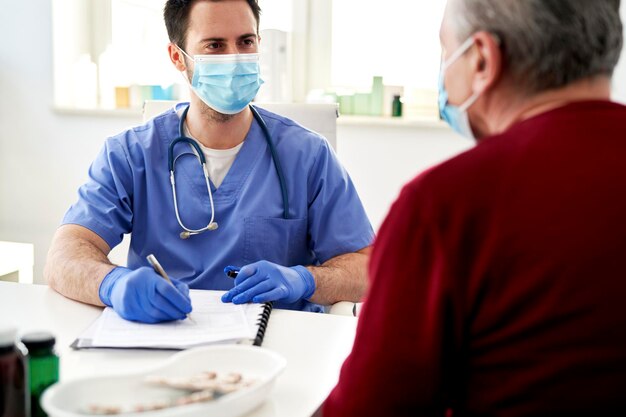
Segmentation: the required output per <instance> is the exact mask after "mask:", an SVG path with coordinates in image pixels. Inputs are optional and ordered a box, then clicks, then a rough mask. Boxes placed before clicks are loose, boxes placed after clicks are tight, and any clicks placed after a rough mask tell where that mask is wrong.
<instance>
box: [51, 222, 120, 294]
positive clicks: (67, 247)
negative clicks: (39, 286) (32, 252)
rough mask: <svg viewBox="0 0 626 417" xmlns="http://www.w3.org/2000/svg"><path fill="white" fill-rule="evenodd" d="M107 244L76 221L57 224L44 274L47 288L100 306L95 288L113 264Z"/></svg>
mask: <svg viewBox="0 0 626 417" xmlns="http://www.w3.org/2000/svg"><path fill="white" fill-rule="evenodd" d="M108 251H109V248H108V245H107V244H106V243H105V242H104V240H102V239H101V238H100V237H99V236H98V235H96V234H95V233H93V232H91V231H90V230H88V229H85V228H83V227H81V226H76V225H65V226H61V227H60V228H59V229H58V230H57V232H56V233H55V235H54V238H53V240H52V244H51V246H50V251H49V252H48V258H47V261H46V266H45V268H44V277H45V279H46V281H47V282H48V284H49V285H50V287H51V288H54V289H55V290H56V291H57V292H59V293H61V294H63V295H64V296H66V297H68V298H71V299H74V300H77V301H81V302H83V303H88V304H93V305H98V306H102V305H103V304H102V302H101V301H100V297H99V295H98V289H99V288H100V283H101V282H102V280H103V279H104V277H105V276H106V275H107V274H108V273H109V272H110V271H111V270H112V269H113V268H114V265H112V264H111V263H110V261H109V259H108V258H107V255H106V253H108Z"/></svg>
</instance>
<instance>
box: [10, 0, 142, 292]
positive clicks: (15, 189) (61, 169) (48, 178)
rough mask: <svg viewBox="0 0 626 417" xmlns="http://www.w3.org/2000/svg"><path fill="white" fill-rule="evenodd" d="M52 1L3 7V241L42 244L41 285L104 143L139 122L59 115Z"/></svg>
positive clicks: (38, 250)
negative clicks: (61, 228) (59, 231)
mask: <svg viewBox="0 0 626 417" xmlns="http://www.w3.org/2000/svg"><path fill="white" fill-rule="evenodd" d="M51 33H52V29H51V6H50V1H49V0H34V1H29V2H22V1H10V2H4V4H3V7H2V13H0V39H2V42H0V240H9V241H16V242H28V243H34V244H35V275H34V277H35V282H42V269H43V264H44V262H45V256H46V253H47V251H48V246H49V243H50V240H51V239H52V235H53V233H54V231H55V229H56V227H57V226H58V224H59V222H60V221H61V218H62V217H63V214H64V212H65V210H66V209H67V207H68V206H69V204H71V202H72V201H73V200H74V199H75V198H76V189H77V187H78V186H79V184H80V183H82V182H83V181H84V179H85V178H86V176H87V168H88V166H89V163H90V161H91V160H92V159H93V158H94V156H95V155H96V153H97V152H98V150H99V149H100V147H101V145H102V141H103V140H104V138H105V136H107V135H110V134H113V133H116V132H118V131H120V130H122V129H124V128H126V127H128V126H130V125H132V124H137V123H138V122H139V119H140V118H139V117H137V118H136V120H135V119H134V118H128V117H126V118H124V117H118V118H112V117H110V118H96V119H94V118H88V117H83V116H67V115H65V116H64V115H58V114H55V113H54V112H53V111H52V77H53V75H52V52H51V45H52V41H51Z"/></svg>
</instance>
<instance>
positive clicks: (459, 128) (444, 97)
mask: <svg viewBox="0 0 626 417" xmlns="http://www.w3.org/2000/svg"><path fill="white" fill-rule="evenodd" d="M473 44H474V38H469V39H468V40H467V41H465V42H464V43H463V45H461V46H460V47H459V49H457V50H456V51H455V52H454V53H453V54H452V55H451V56H450V58H448V59H447V60H446V61H445V62H443V63H442V64H441V72H440V73H439V115H440V117H441V119H442V120H445V121H446V123H448V124H449V125H450V127H451V128H452V129H453V130H454V131H455V132H457V133H459V134H460V135H462V136H464V137H466V138H468V139H476V138H475V136H474V132H473V131H472V126H471V124H470V121H469V116H468V114H467V110H468V109H469V108H470V107H471V106H472V105H473V104H474V103H475V102H476V100H478V98H479V97H480V94H479V93H474V94H472V96H471V97H470V98H468V99H467V100H466V101H465V103H463V104H461V105H460V106H454V105H452V104H450V103H449V101H448V92H447V91H446V86H445V82H444V80H445V76H446V70H447V69H448V68H449V67H450V66H451V65H452V64H454V63H455V62H456V61H457V60H458V59H459V58H460V57H462V56H463V54H464V53H465V52H467V50H468V49H469V48H470V47H471V46H472V45H473Z"/></svg>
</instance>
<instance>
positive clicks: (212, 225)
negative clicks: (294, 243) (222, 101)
mask: <svg viewBox="0 0 626 417" xmlns="http://www.w3.org/2000/svg"><path fill="white" fill-rule="evenodd" d="M189 107H190V106H187V108H185V110H184V111H183V113H182V115H181V118H180V123H179V125H178V137H177V138H176V139H174V140H173V141H172V142H171V143H170V145H169V147H168V152H167V164H168V170H169V173H170V185H171V186H172V198H173V200H174V212H175V214H176V220H177V221H178V224H179V225H180V227H181V228H182V229H183V232H182V233H181V234H180V237H181V238H182V239H187V238H189V236H191V235H196V234H199V233H202V232H205V231H207V230H215V229H217V223H216V222H215V206H214V204H213V193H212V192H211V184H210V181H209V172H208V169H207V166H206V158H205V157H204V153H203V152H202V149H201V148H200V145H198V143H197V142H196V141H195V140H194V139H192V138H190V137H188V136H185V134H184V123H185V120H186V118H187V112H188V111H189ZM249 108H250V110H251V111H252V115H253V116H254V118H255V120H256V121H257V123H258V124H259V126H260V127H261V130H262V131H263V136H264V137H265V140H266V142H267V145H268V147H269V150H270V153H271V155H272V160H273V161H274V167H275V168H276V174H277V176H278V182H279V183H280V190H281V195H282V199H283V218H284V219H289V195H288V192H287V185H286V184H287V182H286V180H285V175H284V173H283V169H282V164H281V163H280V158H279V157H278V152H277V151H276V147H275V146H274V143H273V142H272V135H271V133H270V131H269V128H268V127H267V124H266V123H265V120H263V117H261V115H260V114H259V112H258V111H257V109H256V108H255V107H254V106H252V105H250V106H249ZM179 143H188V144H190V145H191V146H192V147H193V149H194V150H195V152H194V153H195V154H196V156H197V158H198V160H199V162H200V164H201V165H202V171H203V175H204V179H205V182H206V185H207V191H208V193H209V201H210V204H211V220H210V221H209V223H208V224H207V225H206V226H205V227H203V228H200V229H190V228H188V227H186V226H185V225H184V224H183V222H182V219H181V217H180V213H179V211H178V201H177V196H176V179H175V175H174V171H175V166H176V161H177V160H178V158H179V157H180V156H181V155H178V156H177V157H174V147H175V146H176V145H177V144H179Z"/></svg>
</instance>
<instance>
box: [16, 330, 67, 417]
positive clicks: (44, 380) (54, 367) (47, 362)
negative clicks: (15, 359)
mask: <svg viewBox="0 0 626 417" xmlns="http://www.w3.org/2000/svg"><path fill="white" fill-rule="evenodd" d="M22 343H23V344H24V346H26V349H28V376H29V382H30V383H29V385H30V409H31V416H32V417H43V416H46V413H45V412H44V410H43V409H42V408H41V403H40V400H41V395H42V394H43V392H44V390H45V389H46V388H48V387H49V386H50V385H52V384H54V383H55V382H57V381H58V380H59V357H58V356H57V354H56V353H55V351H54V343H55V339H54V336H53V335H52V334H50V333H48V332H35V333H27V334H25V335H23V336H22Z"/></svg>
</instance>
